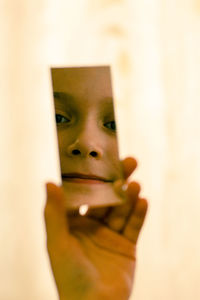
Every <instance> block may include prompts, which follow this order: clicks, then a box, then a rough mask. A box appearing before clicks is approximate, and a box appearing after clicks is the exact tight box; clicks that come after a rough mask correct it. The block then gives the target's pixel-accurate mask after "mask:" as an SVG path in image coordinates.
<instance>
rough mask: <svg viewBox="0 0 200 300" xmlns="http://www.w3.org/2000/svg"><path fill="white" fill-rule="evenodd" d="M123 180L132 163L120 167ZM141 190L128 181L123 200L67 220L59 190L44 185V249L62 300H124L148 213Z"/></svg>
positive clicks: (129, 286)
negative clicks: (118, 204)
mask: <svg viewBox="0 0 200 300" xmlns="http://www.w3.org/2000/svg"><path fill="white" fill-rule="evenodd" d="M122 167H123V170H124V174H125V178H126V179H128V177H129V176H130V174H131V173H132V172H133V171H134V169H135V168H136V161H135V160H134V159H133V158H130V157H129V158H127V159H125V160H124V161H123V162H122ZM139 192H140V186H139V184H138V183H136V182H133V181H132V182H129V183H128V188H127V190H126V192H125V193H126V196H127V198H128V201H127V202H126V203H124V204H123V205H121V206H120V207H109V208H101V209H100V208H99V209H93V210H92V211H89V212H88V214H87V215H86V216H70V215H68V213H67V211H66V207H65V201H66V200H67V199H66V195H65V193H64V190H63V187H59V186H56V185H55V184H53V183H48V184H47V202H46V206H45V210H44V216H45V224H46V231H47V250H48V254H49V259H50V263H51V267H52V271H53V275H54V279H55V283H56V286H57V290H58V295H59V299H61V300H67V299H71V300H81V299H84V300H93V299H96V300H108V299H111V298H110V297H111V295H112V299H117V300H118V299H119V300H125V299H126V300H127V299H128V298H129V296H130V294H131V290H132V284H133V280H134V272H135V265H136V244H137V240H138V236H139V233H140V231H141V228H142V225H143V222H144V219H145V215H146V212H147V201H146V199H143V198H140V197H139Z"/></svg>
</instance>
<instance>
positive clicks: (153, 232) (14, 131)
mask: <svg viewBox="0 0 200 300" xmlns="http://www.w3.org/2000/svg"><path fill="white" fill-rule="evenodd" d="M199 32H200V1H199V0H185V1H180V0H151V1H148V0H76V1H65V0H57V1H55V0H34V1H30V0H29V1H27V0H15V1H11V0H5V1H4V0H1V2H0V53H1V55H0V99H1V100H0V166H1V167H0V199H1V200H0V245H1V250H0V299H2V300H18V299H19V300H26V299H29V300H35V299H37V300H45V299H48V300H56V299H58V296H57V292H56V287H55V284H54V280H53V276H52V274H51V269H50V265H49V260H48V256H47V252H46V233H45V227H44V218H43V209H44V205H45V201H46V191H45V183H46V182H47V181H53V182H55V183H60V179H59V172H60V170H59V162H58V148H57V136H56V127H55V121H54V118H55V117H54V106H53V99H52V94H51V81H50V80H51V78H50V71H49V68H50V66H83V65H85V66H86V65H87V66H89V65H105V64H106V65H110V66H111V68H112V78H113V92H114V95H115V104H116V115H117V122H118V129H119V144H120V145H119V146H120V154H121V158H124V157H125V156H127V155H131V156H134V157H135V158H136V159H137V160H138V168H137V170H136V171H135V173H134V175H133V177H132V178H133V179H134V180H137V181H139V182H140V184H141V187H142V193H141V195H142V196H144V197H146V198H147V199H148V201H149V211H148V214H147V218H146V221H145V225H144V227H143V230H142V233H141V236H140V238H139V243H138V250H137V259H138V260H137V269H136V276H135V282H134V288H133V293H132V296H131V299H134V300H160V299H162V300H169V299H170V300H177V299H181V300H188V299H200V285H199V270H200V257H199V253H200V239H199V228H200V201H199V195H200V184H199V176H198V175H199V171H200V159H199V153H200V121H199V113H200V102H199V97H200V34H199Z"/></svg>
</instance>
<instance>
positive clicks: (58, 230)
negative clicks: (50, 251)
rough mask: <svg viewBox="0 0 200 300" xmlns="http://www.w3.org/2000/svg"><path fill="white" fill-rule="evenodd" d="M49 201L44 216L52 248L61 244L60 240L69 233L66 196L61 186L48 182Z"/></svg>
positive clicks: (48, 241) (48, 239)
mask: <svg viewBox="0 0 200 300" xmlns="http://www.w3.org/2000/svg"><path fill="white" fill-rule="evenodd" d="M46 188H47V201H46V205H45V209H44V217H45V224H46V231H47V247H48V248H49V247H50V248H51V247H52V246H53V247H54V246H55V245H59V244H60V242H59V241H60V240H63V238H64V237H65V236H66V235H67V233H68V229H67V228H68V227H67V219H66V209H65V205H64V203H65V196H64V193H63V190H62V188H61V187H58V186H56V185H55V184H54V183H48V184H47V185H46Z"/></svg>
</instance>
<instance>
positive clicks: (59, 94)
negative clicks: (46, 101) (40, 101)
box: [53, 91, 75, 102]
mask: <svg viewBox="0 0 200 300" xmlns="http://www.w3.org/2000/svg"><path fill="white" fill-rule="evenodd" d="M53 96H54V98H55V99H57V100H61V101H67V102H74V100H75V99H74V97H73V96H72V95H71V94H68V93H64V92H56V91H53Z"/></svg>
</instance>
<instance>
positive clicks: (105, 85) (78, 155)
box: [51, 66, 125, 209]
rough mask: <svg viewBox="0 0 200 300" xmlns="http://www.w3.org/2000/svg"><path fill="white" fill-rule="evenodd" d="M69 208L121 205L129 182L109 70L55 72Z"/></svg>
mask: <svg viewBox="0 0 200 300" xmlns="http://www.w3.org/2000/svg"><path fill="white" fill-rule="evenodd" d="M51 76H52V85H53V95H54V107H55V120H56V128H57V138H58V148H59V158H60V169H61V176H62V185H63V188H64V191H65V194H66V199H67V203H66V205H67V207H68V209H77V208H79V206H80V205H89V206H90V207H91V206H92V207H97V206H105V205H106V206H107V205H118V204H120V203H122V201H123V202H124V199H125V198H124V197H125V196H124V194H123V192H122V191H121V189H120V192H118V191H119V189H118V187H119V186H121V185H122V184H123V182H124V178H123V174H122V169H121V164H120V160H119V153H118V140H117V130H116V121H115V114H114V105H113V94H112V84H111V72H110V67H109V66H95V67H70V68H51Z"/></svg>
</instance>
